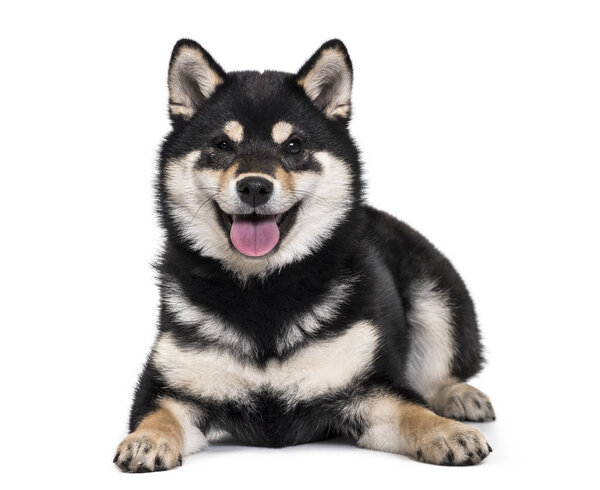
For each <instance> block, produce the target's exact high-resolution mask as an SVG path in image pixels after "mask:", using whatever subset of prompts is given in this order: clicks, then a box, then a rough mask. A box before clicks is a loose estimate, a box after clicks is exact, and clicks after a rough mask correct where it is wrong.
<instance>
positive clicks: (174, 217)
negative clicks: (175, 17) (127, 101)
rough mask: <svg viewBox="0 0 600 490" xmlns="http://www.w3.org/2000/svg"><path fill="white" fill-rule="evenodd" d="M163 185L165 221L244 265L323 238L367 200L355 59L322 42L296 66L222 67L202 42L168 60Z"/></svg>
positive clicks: (279, 262) (292, 257) (313, 247)
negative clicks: (354, 94)
mask: <svg viewBox="0 0 600 490" xmlns="http://www.w3.org/2000/svg"><path fill="white" fill-rule="evenodd" d="M168 84H169V111H170V116H171V120H172V122H173V131H172V132H171V134H170V135H169V136H168V138H167V139H166V141H165V144H164V145H163V149H162V154H161V167H160V180H159V191H160V195H161V203H162V215H163V219H164V222H165V224H166V226H167V229H168V230H169V232H172V233H174V234H175V235H176V236H177V237H178V239H181V240H183V241H184V242H185V243H187V244H188V245H189V246H190V247H191V248H192V249H193V250H195V251H198V252H199V253H201V254H202V255H204V256H207V257H212V258H214V259H217V260H219V261H220V262H221V263H222V264H223V265H224V266H225V267H226V268H227V269H229V270H231V271H233V272H235V273H237V274H239V275H242V276H249V275H264V274H267V273H268V272H270V271H273V270H276V269H278V268H280V267H282V266H284V265H286V264H289V263H291V262H294V261H298V260H301V259H302V258H303V257H306V256H307V255H309V254H311V253H315V252H316V251H318V250H319V248H320V247H322V246H323V244H324V243H325V242H326V241H327V240H329V239H330V238H331V237H332V236H333V235H334V234H335V232H336V230H337V229H338V227H339V226H340V225H341V224H342V223H343V222H344V221H345V220H347V218H348V216H349V214H350V212H351V210H352V209H353V208H354V207H355V206H356V205H357V204H358V201H359V200H360V166H359V162H358V156H357V150H356V148H355V146H354V144H353V142H352V139H351V138H350V135H349V133H348V129H347V126H348V119H349V116H350V94H351V88H352V65H351V62H350V59H349V57H348V53H347V51H346V48H345V46H344V45H343V44H342V43H341V42H340V41H337V40H333V41H329V42H327V43H325V44H324V45H323V46H321V48H320V49H319V50H318V51H317V52H316V53H315V54H314V55H313V56H312V57H311V58H310V59H309V61H308V62H307V63H306V64H305V65H304V66H303V67H302V68H301V69H300V71H299V72H298V73H297V74H288V73H280V72H272V71H266V72H263V73H259V72H230V73H226V72H225V71H224V70H223V69H222V68H221V67H220V66H219V65H218V64H217V63H216V62H215V61H214V60H213V58H212V57H211V56H210V55H209V54H208V53H207V52H206V51H205V50H204V49H203V48H202V47H201V46H200V45H198V44H197V43H195V42H193V41H189V40H181V41H179V42H178V43H177V44H176V46H175V48H174V50H173V54H172V57H171V62H170V65H169V78H168Z"/></svg>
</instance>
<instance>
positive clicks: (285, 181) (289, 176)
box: [275, 167, 296, 192]
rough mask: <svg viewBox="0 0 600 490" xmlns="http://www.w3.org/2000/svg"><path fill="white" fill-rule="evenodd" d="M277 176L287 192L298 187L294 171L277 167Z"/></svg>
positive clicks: (282, 187)
mask: <svg viewBox="0 0 600 490" xmlns="http://www.w3.org/2000/svg"><path fill="white" fill-rule="evenodd" d="M275 178H276V179H277V180H278V181H279V184H280V185H281V189H282V190H284V191H285V192H294V190H295V189H296V179H295V177H294V174H293V173H292V172H287V171H286V170H284V169H283V168H281V167H277V168H276V169H275Z"/></svg>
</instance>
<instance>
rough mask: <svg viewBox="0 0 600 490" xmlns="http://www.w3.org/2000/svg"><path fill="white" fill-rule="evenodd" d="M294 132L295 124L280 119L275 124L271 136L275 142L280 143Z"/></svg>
mask: <svg viewBox="0 0 600 490" xmlns="http://www.w3.org/2000/svg"><path fill="white" fill-rule="evenodd" d="M293 132H294V126H292V125H291V124H290V123H289V122H285V121H279V122H278V123H275V124H274V125H273V129H272V130H271V137H272V138H273V141H275V143H277V144H280V143H283V142H284V141H285V140H287V139H288V138H289V137H290V136H291V135H292V133H293Z"/></svg>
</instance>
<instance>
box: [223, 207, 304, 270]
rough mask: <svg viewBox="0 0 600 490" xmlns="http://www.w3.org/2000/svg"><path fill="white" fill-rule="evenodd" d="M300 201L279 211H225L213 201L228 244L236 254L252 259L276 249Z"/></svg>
mask: <svg viewBox="0 0 600 490" xmlns="http://www.w3.org/2000/svg"><path fill="white" fill-rule="evenodd" d="M301 204H302V203H301V202H298V203H296V204H295V205H294V206H292V207H291V208H290V209H288V210H287V211H284V212H283V213H279V214H274V215H268V214H257V213H249V214H235V215H233V214H228V213H226V212H225V211H223V210H222V209H221V207H220V206H219V205H218V203H217V202H215V207H216V209H217V213H218V214H219V217H220V221H221V226H222V228H223V231H224V232H225V234H226V235H227V239H228V241H229V246H230V247H231V248H232V249H233V250H235V251H236V252H238V253H239V254H240V255H243V256H244V257H247V258H249V259H252V260H260V259H264V258H267V257H269V256H271V255H273V254H275V253H276V252H277V250H278V249H279V246H280V245H281V242H282V241H283V239H284V238H285V236H286V235H287V234H288V233H289V231H290V230H291V229H292V228H293V226H294V224H295V223H296V217H297V215H298V210H299V209H300V206H301Z"/></svg>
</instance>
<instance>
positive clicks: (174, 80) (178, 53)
mask: <svg viewBox="0 0 600 490" xmlns="http://www.w3.org/2000/svg"><path fill="white" fill-rule="evenodd" d="M225 78H226V75H225V72H224V71H223V69H222V68H221V67H220V66H219V65H218V64H217V63H216V62H215V60H213V59H212V57H211V55H210V54H208V53H207V52H206V51H205V50H204V49H203V48H202V46H200V45H199V44H198V43H197V42H195V41H191V40H189V39H181V40H179V41H178V42H177V44H176V45H175V47H174V48H173V54H172V55H171V62H170V63H169V113H170V115H171V119H172V120H173V121H175V120H177V119H179V118H182V119H184V120H186V121H187V120H189V119H191V118H192V116H193V115H194V114H195V113H196V111H197V110H198V108H199V107H200V106H201V105H202V104H203V103H204V102H206V100H207V99H208V98H209V97H210V96H211V95H212V94H213V93H214V91H215V90H216V89H217V87H218V86H219V85H221V84H222V83H223V82H224V81H225Z"/></svg>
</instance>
